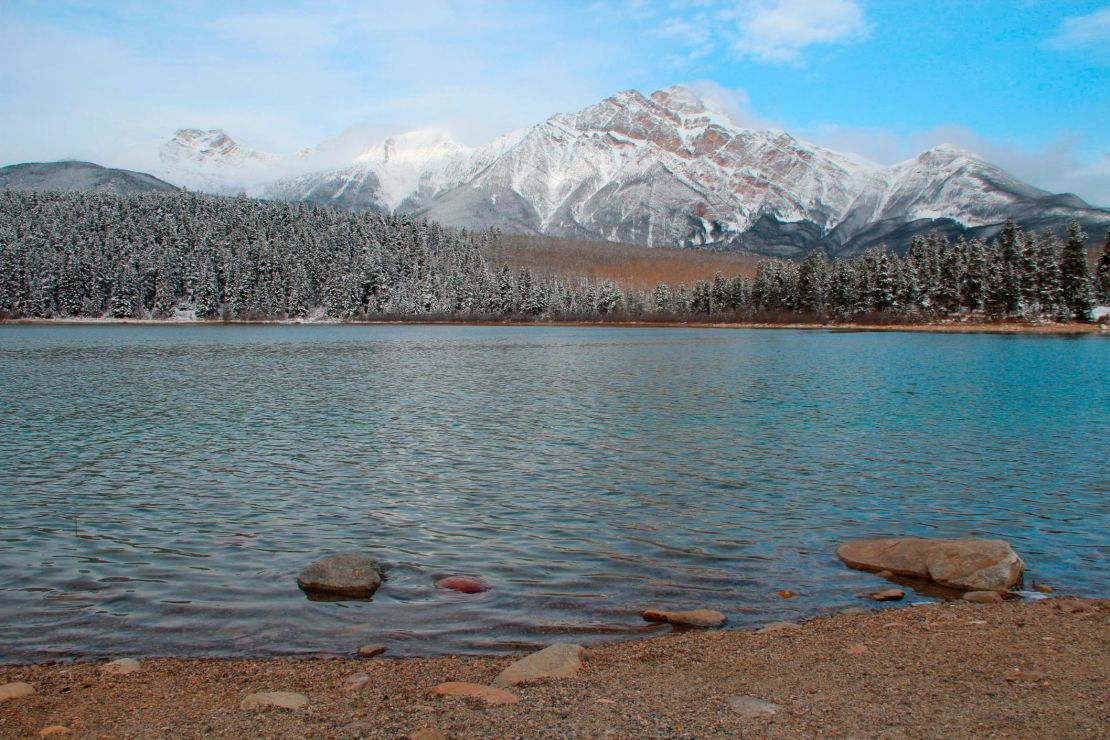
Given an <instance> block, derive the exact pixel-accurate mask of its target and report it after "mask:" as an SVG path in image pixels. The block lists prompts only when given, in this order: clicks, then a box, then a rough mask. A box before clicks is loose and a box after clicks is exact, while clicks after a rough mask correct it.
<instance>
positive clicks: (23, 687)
mask: <svg viewBox="0 0 1110 740" xmlns="http://www.w3.org/2000/svg"><path fill="white" fill-rule="evenodd" d="M33 693H35V687H34V686H32V685H31V684H29V683H23V682H22V681H16V682H15V683H6V684H4V685H2V686H0V701H5V700H7V699H21V698H23V697H24V696H30V695H31V694H33Z"/></svg>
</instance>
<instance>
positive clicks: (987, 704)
mask: <svg viewBox="0 0 1110 740" xmlns="http://www.w3.org/2000/svg"><path fill="white" fill-rule="evenodd" d="M1108 636H1110V600H1107V599H1075V598H1052V599H1044V600H1038V601H1034V602H1016V601H1013V602H1005V603H1002V604H988V605H980V604H971V603H963V602H949V603H936V604H926V605H921V606H914V607H905V608H899V609H868V610H866V611H852V612H841V613H837V614H832V615H828V616H823V617H818V618H816V619H813V620H809V621H805V622H802V623H800V624H798V625H796V626H793V627H784V628H779V629H777V630H774V631H768V632H759V631H751V630H710V631H681V632H680V631H676V632H673V633H668V634H664V635H660V636H656V637H651V638H647V639H641V640H625V641H620V642H613V643H605V644H601V645H597V646H594V647H590V648H589V649H588V650H587V651H586V653H585V660H584V665H583V667H582V669H581V670H579V671H578V672H577V674H576V675H574V676H573V677H568V678H560V679H547V680H544V681H541V682H538V683H533V684H528V685H523V686H509V687H507V689H508V690H509V691H510V692H511V693H512V694H514V695H515V697H516V699H517V700H518V701H516V702H514V703H510V704H499V705H487V704H485V703H484V702H482V701H481V700H477V699H473V698H461V697H450V696H448V697H439V696H432V695H429V693H428V692H429V689H431V688H432V687H434V686H437V685H439V684H441V683H443V682H449V681H465V682H472V683H475V684H481V685H488V684H489V683H490V682H491V681H492V680H493V678H494V677H495V676H496V675H497V674H498V672H499V671H501V670H502V669H503V668H505V667H506V666H508V665H509V664H510V663H512V662H513V661H514V660H517V659H519V658H520V657H522V656H519V655H516V656H488V657H471V658H462V657H441V658H398V659H391V658H389V657H388V653H386V654H385V655H384V656H381V657H376V658H370V659H359V658H266V659H249V658H245V659H238V658H236V659H223V658H164V659H150V660H143V661H142V667H141V670H140V671H138V672H136V673H131V674H128V675H109V674H107V673H106V672H104V671H102V670H101V666H103V663H102V662H101V663H46V664H34V665H23V666H0V684H4V683H8V682H15V681H22V682H26V683H28V684H31V685H32V686H33V687H34V689H35V691H34V693H33V694H31V695H30V696H24V697H22V698H14V699H8V700H6V701H2V702H0V736H5V737H27V736H35V735H36V734H37V733H40V731H41V730H42V729H43V728H46V727H50V726H63V727H65V728H67V729H69V730H70V731H72V732H73V733H74V734H75V735H76V736H78V737H139V736H152V735H166V734H172V735H174V736H180V737H202V736H239V737H242V736H259V737H276V736H298V737H324V736H326V737H411V736H414V734H415V733H417V732H418V731H420V730H424V731H428V732H430V731H431V730H435V731H437V732H439V733H440V734H425V735H423V737H424V738H429V739H430V738H443V737H542V736H553V735H556V736H567V737H600V736H611V737H622V738H623V737H627V738H633V737H658V736H664V737H682V736H696V737H738V736H749V735H753V734H754V735H760V736H771V737H794V736H798V735H813V734H817V733H822V734H826V733H827V734H835V735H841V736H843V735H849V734H851V735H855V736H860V737H876V736H884V737H889V736H892V735H896V736H910V737H918V736H945V735H949V736H951V735H955V736H968V735H976V736H992V735H994V736H997V735H1010V736H1013V735H1018V736H1030V737H1035V736H1040V737H1044V736H1053V737H1097V736H1103V735H1104V734H1105V732H1106V727H1107V726H1108V723H1110V694H1107V692H1106V690H1105V687H1106V685H1107V683H1108V682H1110V653H1108V652H1107V650H1106V648H1105V646H1106V640H1107V637H1108ZM352 676H355V677H359V678H358V680H359V682H360V683H361V684H362V685H360V686H357V687H354V686H353V685H352V683H351V678H352ZM260 691H290V692H298V693H301V694H303V695H304V696H305V697H307V699H308V704H307V706H305V707H303V708H300V709H295V710H287V709H279V708H265V709H243V708H241V707H240V702H241V701H242V700H243V699H244V698H245V697H246V696H247V695H248V694H251V693H253V692H260ZM738 697H741V698H739V699H738ZM743 697H750V698H752V699H758V700H759V701H764V702H771V703H773V704H774V705H775V714H774V715H773V716H770V715H768V716H749V715H748V714H746V713H745V711H744V706H745V701H746V699H743Z"/></svg>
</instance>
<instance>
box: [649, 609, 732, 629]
mask: <svg viewBox="0 0 1110 740" xmlns="http://www.w3.org/2000/svg"><path fill="white" fill-rule="evenodd" d="M640 616H642V617H643V618H644V619H645V620H647V621H648V622H667V623H668V624H673V625H676V626H678V627H720V626H721V625H722V624H724V623H725V615H724V614H723V613H721V612H718V611H714V610H712V609H690V610H688V611H681V612H669V611H664V610H662V609H648V610H646V611H644V612H643V613H642V614H641V615H640Z"/></svg>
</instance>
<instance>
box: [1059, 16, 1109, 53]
mask: <svg viewBox="0 0 1110 740" xmlns="http://www.w3.org/2000/svg"><path fill="white" fill-rule="evenodd" d="M1105 44H1110V8H1103V9H1102V10H1096V11H1095V12H1093V13H1089V14H1087V15H1080V16H1073V17H1071V18H1065V19H1064V22H1063V23H1061V24H1060V29H1059V30H1058V31H1057V32H1056V35H1054V36H1053V37H1052V38H1050V39H1048V41H1047V42H1046V43H1045V45H1046V46H1048V47H1049V48H1050V49H1057V50H1060V51H1066V50H1074V49H1098V48H1100V47H1101V48H1103V49H1104V48H1105V47H1104V45H1105Z"/></svg>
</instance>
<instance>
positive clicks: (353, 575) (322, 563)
mask: <svg viewBox="0 0 1110 740" xmlns="http://www.w3.org/2000/svg"><path fill="white" fill-rule="evenodd" d="M381 584H382V568H381V566H380V565H379V564H378V561H377V560H374V558H372V557H370V556H369V555H363V554H362V553H359V552H344V553H339V554H338V555H332V556H331V557H326V558H323V559H322V560H317V561H316V562H314V563H311V564H310V565H309V566H308V567H307V568H305V569H304V570H302V571H301V574H300V575H299V576H297V585H298V586H300V587H301V588H302V589H304V590H305V591H306V592H308V593H309V594H330V595H334V596H349V597H351V598H367V597H370V596H373V595H374V592H375V591H377V590H378V586H380V585H381Z"/></svg>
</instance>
